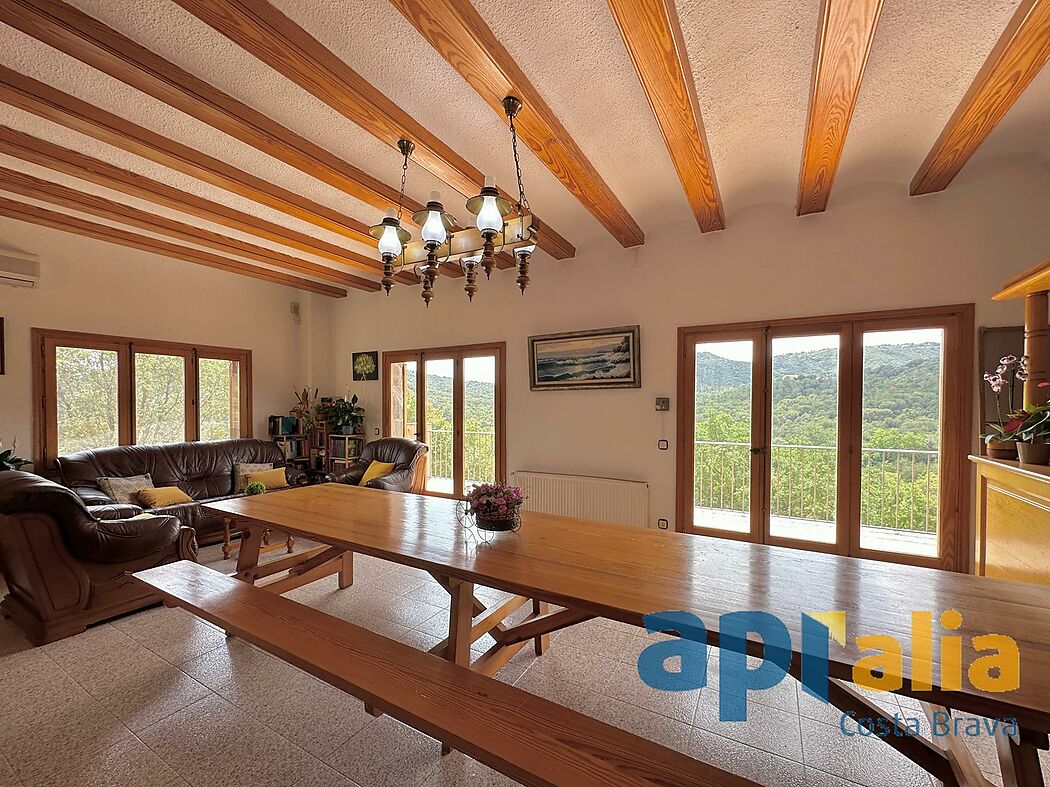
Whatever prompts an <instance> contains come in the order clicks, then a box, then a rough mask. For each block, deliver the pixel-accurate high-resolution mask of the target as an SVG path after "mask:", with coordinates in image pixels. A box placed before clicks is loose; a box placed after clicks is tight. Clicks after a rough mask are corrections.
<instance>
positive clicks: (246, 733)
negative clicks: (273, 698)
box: [139, 695, 351, 787]
mask: <svg viewBox="0 0 1050 787" xmlns="http://www.w3.org/2000/svg"><path fill="white" fill-rule="evenodd" d="M139 737H140V738H141V739H142V741H143V743H145V744H146V745H147V746H148V747H149V748H150V749H152V750H153V751H154V752H156V753H157V754H158V755H159V756H160V757H161V759H163V760H164V761H165V762H166V763H168V764H169V765H171V766H172V767H173V768H174V769H175V770H176V771H178V773H179V775H180V776H182V778H184V779H185V780H186V781H188V782H189V783H190V784H193V785H202V786H203V785H223V787H288V786H289V785H293V784H294V785H296V787H351V783H350V782H348V781H347V780H346V778H345V777H343V776H342V775H340V774H339V773H337V772H336V771H334V770H332V769H331V768H329V767H328V766H327V765H325V764H324V763H323V762H321V761H320V760H318V759H317V758H316V757H313V756H312V755H310V754H308V753H307V752H305V751H303V750H302V749H301V748H299V747H298V746H296V745H295V744H294V743H292V742H291V741H289V740H288V739H286V738H284V737H282V736H281V735H278V734H277V733H276V732H274V731H273V730H271V729H269V728H268V727H266V726H265V725H263V724H262V723H260V722H258V721H256V720H254V719H252V718H250V717H249V716H247V715H246V714H244V713H242V712H241V711H239V710H238V709H237V708H235V707H234V706H233V705H231V704H230V703H228V702H227V701H226V700H224V699H222V698H221V697H217V696H215V695H211V696H209V697H206V698H204V699H203V700H200V701H199V702H197V703H195V704H193V705H191V706H190V707H188V708H184V709H183V710H181V711H179V712H178V713H175V714H172V715H171V716H169V717H167V718H166V719H162V720H161V721H159V722H157V723H156V724H154V725H152V726H150V727H147V728H146V729H145V730H143V731H142V732H141V733H140V734H139Z"/></svg>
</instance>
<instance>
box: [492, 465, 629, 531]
mask: <svg viewBox="0 0 1050 787" xmlns="http://www.w3.org/2000/svg"><path fill="white" fill-rule="evenodd" d="M511 483H513V484H514V485H515V486H520V487H521V488H522V489H524V490H525V494H526V495H527V496H528V499H527V500H526V501H525V510H526V511H540V512H543V513H545V514H559V515H561V516H572V517H578V518H580V519H593V520H595V521H598V522H612V523H614V524H618V525H631V526H632V527H648V526H649V484H648V483H647V482H645V481H621V480H619V479H616V478H592V477H590V476H582V475H562V474H558V473H536V472H531V471H528V470H518V471H517V472H515V473H513V474H512V475H511Z"/></svg>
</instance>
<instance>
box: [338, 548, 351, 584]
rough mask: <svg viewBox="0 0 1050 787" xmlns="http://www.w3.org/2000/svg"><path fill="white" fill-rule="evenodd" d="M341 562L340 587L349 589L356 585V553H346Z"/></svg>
mask: <svg viewBox="0 0 1050 787" xmlns="http://www.w3.org/2000/svg"><path fill="white" fill-rule="evenodd" d="M340 560H341V561H342V562H341V563H340V566H339V587H340V588H348V587H350V586H351V585H352V584H354V553H353V552H344V553H343V556H342V557H341V558H340Z"/></svg>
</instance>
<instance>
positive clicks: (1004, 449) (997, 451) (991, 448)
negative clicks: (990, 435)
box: [985, 440, 1017, 459]
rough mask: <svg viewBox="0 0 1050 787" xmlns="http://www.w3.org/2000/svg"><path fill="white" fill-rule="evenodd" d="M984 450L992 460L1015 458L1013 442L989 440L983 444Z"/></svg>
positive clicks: (1015, 448) (1015, 445)
mask: <svg viewBox="0 0 1050 787" xmlns="http://www.w3.org/2000/svg"><path fill="white" fill-rule="evenodd" d="M985 449H986V450H987V451H988V456H989V457H991V458H992V459H1016V458H1017V443H1016V442H1014V441H1013V440H989V441H988V442H987V443H986V444H985Z"/></svg>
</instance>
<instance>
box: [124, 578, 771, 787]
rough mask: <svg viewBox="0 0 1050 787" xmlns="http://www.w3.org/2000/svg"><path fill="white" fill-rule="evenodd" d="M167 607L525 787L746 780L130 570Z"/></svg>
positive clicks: (224, 583) (280, 610)
mask: <svg viewBox="0 0 1050 787" xmlns="http://www.w3.org/2000/svg"><path fill="white" fill-rule="evenodd" d="M134 576H135V578H136V579H137V580H139V581H140V582H142V583H144V584H146V585H148V586H149V587H150V588H152V589H154V590H155V591H156V592H157V593H159V594H160V595H161V596H162V597H163V598H164V599H165V600H166V602H167V603H168V604H169V605H172V606H179V607H183V608H185V609H187V610H189V611H190V612H192V613H193V614H195V615H197V616H198V617H201V618H203V619H205V620H207V621H210V622H211V623H214V624H215V625H217V626H220V627H222V628H223V629H225V630H226V631H227V632H229V633H231V634H235V635H236V636H238V637H241V638H242V639H244V640H245V641H247V642H250V643H252V644H254V645H256V646H258V647H260V648H262V649H263V650H265V651H267V652H269V653H272V654H273V655H275V656H277V657H278V658H281V659H283V660H284V661H287V662H289V663H290V664H294V665H295V666H297V667H299V668H301V669H303V670H305V671H306V672H309V673H310V674H311V675H313V676H315V677H317V678H319V679H321V680H323V681H325V682H326V683H330V684H331V685H333V686H335V687H336V688H339V689H341V690H342V691H345V692H347V693H349V694H352V695H353V696H355V697H357V698H359V699H361V700H363V701H364V702H365V703H367V704H369V705H372V706H374V707H375V708H376V709H378V710H382V711H385V712H386V713H388V714H390V715H391V716H393V717H394V718H396V719H398V720H400V721H402V722H404V723H405V724H408V725H410V726H412V727H414V728H416V729H417V730H420V731H421V732H424V733H426V734H427V735H430V736H431V737H433V738H436V739H438V740H440V741H441V742H442V743H444V744H446V745H448V746H451V747H452V748H455V749H458V750H459V751H461V752H463V753H464V754H467V755H469V756H470V757H473V758H474V759H476V760H478V761H480V762H482V763H484V764H485V765H488V766H489V767H491V768H494V769H495V770H497V771H500V772H501V773H504V774H506V775H507V776H509V777H511V778H513V779H516V780H518V781H519V782H521V783H522V784H527V785H555V784H573V785H612V784H615V785H666V786H667V787H670V785H704V786H706V787H743V786H744V785H750V786H751V787H755V785H754V782H751V781H748V780H747V779H744V778H741V777H739V776H735V775H733V774H731V773H728V772H726V771H723V770H721V769H719V768H716V767H714V766H712V765H708V764H706V763H703V762H700V761H699V760H694V759H692V758H690V757H687V756H686V755H684V754H680V753H679V752H676V751H673V750H672V749H668V748H666V747H665V746H661V745H659V744H657V743H653V742H651V741H648V740H645V739H643V738H639V737H637V736H636V735H632V734H631V733H628V732H625V731H624V730H621V729H619V728H617V727H612V726H610V725H608V724H605V723H603V722H600V721H597V720H595V719H592V718H589V717H587V716H584V715H583V714H580V713H577V712H576V711H573V710H570V709H568V708H564V707H562V706H560V705H557V704H555V703H553V702H550V701H548V700H545V699H543V698H541V697H537V696H534V695H532V694H529V693H528V692H526V691H523V690H521V689H518V688H515V687H514V686H510V685H508V684H505V683H501V682H499V681H497V680H493V679H492V678H488V677H485V676H484V675H480V674H478V673H476V672H473V671H471V670H469V669H467V668H465V667H461V666H458V665H456V664H453V663H451V662H449V661H446V660H445V659H442V658H438V657H437V656H433V655H431V654H429V653H424V652H422V651H418V650H416V649H415V648H412V647H409V646H408V645H404V644H402V643H400V642H395V641H394V640H391V639H387V638H386V637H382V636H380V635H378V634H375V633H373V632H371V631H369V630H368V629H364V628H361V627H360V626H356V625H354V624H352V623H348V622H346V621H345V620H341V619H339V618H335V617H332V616H331V615H327V614H325V613H323V612H319V611H317V610H315V609H313V608H311V607H307V606H305V605H303V604H299V603H297V602H295V601H292V600H291V599H286V598H283V597H282V596H278V595H275V594H273V593H270V592H268V591H266V590H263V589H261V588H256V587H252V586H251V585H249V584H247V583H245V582H241V581H239V580H236V579H234V578H232V577H229V576H226V575H225V574H222V573H220V572H218V571H215V570H213V569H210V568H206V567H204V566H201V565H198V564H197V563H193V562H190V561H181V562H178V563H170V564H168V565H164V566H158V567H157V568H151V569H148V570H146V571H140V572H138V573H136V574H135V575H134Z"/></svg>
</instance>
